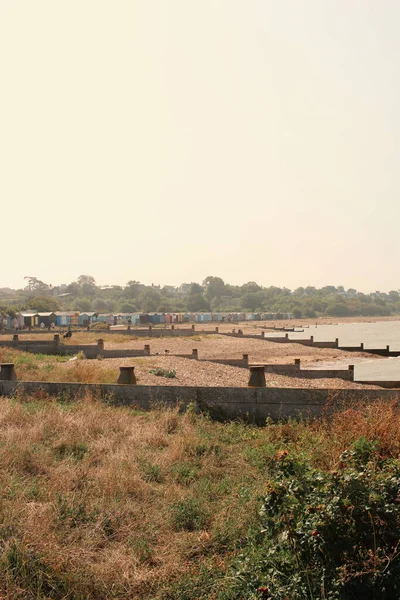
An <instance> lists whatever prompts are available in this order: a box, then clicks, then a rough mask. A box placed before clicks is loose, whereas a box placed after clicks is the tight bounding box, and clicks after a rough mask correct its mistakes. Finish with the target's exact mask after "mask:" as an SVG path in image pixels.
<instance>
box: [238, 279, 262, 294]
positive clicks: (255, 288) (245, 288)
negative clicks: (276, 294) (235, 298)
mask: <svg viewBox="0 0 400 600" xmlns="http://www.w3.org/2000/svg"><path fill="white" fill-rule="evenodd" d="M260 290H261V287H260V286H259V285H258V283H256V282H255V281H248V282H247V283H244V284H243V285H242V286H241V288H240V292H241V294H242V295H243V294H251V293H256V292H259V291H260Z"/></svg>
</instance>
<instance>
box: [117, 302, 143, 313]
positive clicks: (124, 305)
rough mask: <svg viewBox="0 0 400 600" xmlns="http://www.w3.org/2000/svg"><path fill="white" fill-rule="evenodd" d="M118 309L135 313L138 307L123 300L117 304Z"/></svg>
mask: <svg viewBox="0 0 400 600" xmlns="http://www.w3.org/2000/svg"><path fill="white" fill-rule="evenodd" d="M118 311H119V312H122V313H135V312H138V309H137V306H136V304H133V303H132V302H126V301H124V302H121V303H120V304H118Z"/></svg>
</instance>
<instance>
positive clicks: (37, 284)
mask: <svg viewBox="0 0 400 600" xmlns="http://www.w3.org/2000/svg"><path fill="white" fill-rule="evenodd" d="M24 279H26V280H27V288H28V290H29V291H30V292H32V293H33V294H37V293H43V292H47V291H48V290H49V289H50V286H49V285H48V284H47V283H44V282H43V281H40V279H37V277H24Z"/></svg>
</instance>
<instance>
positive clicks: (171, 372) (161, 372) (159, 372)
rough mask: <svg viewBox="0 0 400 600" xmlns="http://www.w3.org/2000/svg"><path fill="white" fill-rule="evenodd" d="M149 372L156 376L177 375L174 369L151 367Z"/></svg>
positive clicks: (170, 377)
mask: <svg viewBox="0 0 400 600" xmlns="http://www.w3.org/2000/svg"><path fill="white" fill-rule="evenodd" d="M149 373H151V374H152V375H155V376H156V377H166V378H167V379H174V378H175V377H176V371H175V370H174V369H171V370H168V369H150V370H149Z"/></svg>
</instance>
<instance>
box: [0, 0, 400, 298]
mask: <svg viewBox="0 0 400 600" xmlns="http://www.w3.org/2000/svg"><path fill="white" fill-rule="evenodd" d="M399 20H400V3H399V2H398V1H397V0H380V1H379V2H377V1H376V0H273V1H272V0H201V1H200V0H151V1H149V0H147V1H143V0H118V2H110V1H109V0H107V1H105V0H69V1H68V2H55V1H54V0H35V2H32V0H16V1H14V2H10V1H9V0H0V89H1V92H0V222H1V225H0V255H1V261H0V287H5V286H9V287H16V288H20V287H23V286H24V285H25V282H24V279H23V278H24V276H34V277H37V278H39V279H41V280H43V281H45V282H46V283H50V284H52V285H58V284H61V283H68V282H70V281H73V280H76V279H77V278H78V276H79V275H80V274H90V275H92V276H94V277H95V279H96V281H97V282H98V283H99V284H118V285H124V284H125V283H126V282H127V281H129V280H131V279H135V280H139V281H141V282H143V283H146V284H149V283H156V284H161V285H179V284H180V283H181V282H184V281H186V282H190V281H199V282H201V281H202V280H203V279H205V278H206V277H207V276H210V275H213V276H219V277H222V278H223V279H224V280H225V281H227V282H229V283H232V284H241V283H244V282H247V281H252V280H254V281H257V282H258V283H259V284H261V285H265V286H269V285H277V286H286V287H289V288H292V289H294V288H296V287H298V286H307V285H313V286H316V287H320V286H323V285H344V286H345V287H346V288H348V287H354V288H356V289H359V290H362V291H366V292H368V291H374V290H381V291H388V290H390V289H398V288H399V287H400V285H399V279H398V274H397V269H398V265H399V262H400V243H398V227H399V223H400V203H399V188H400V169H399V166H400V165H399V158H400V136H399V134H400V117H399V107H400V81H399V77H400V75H399V74H400V37H399V36H398V23H399Z"/></svg>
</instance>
